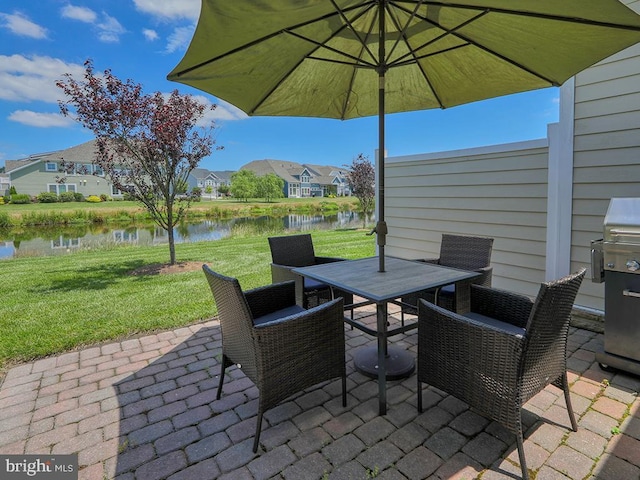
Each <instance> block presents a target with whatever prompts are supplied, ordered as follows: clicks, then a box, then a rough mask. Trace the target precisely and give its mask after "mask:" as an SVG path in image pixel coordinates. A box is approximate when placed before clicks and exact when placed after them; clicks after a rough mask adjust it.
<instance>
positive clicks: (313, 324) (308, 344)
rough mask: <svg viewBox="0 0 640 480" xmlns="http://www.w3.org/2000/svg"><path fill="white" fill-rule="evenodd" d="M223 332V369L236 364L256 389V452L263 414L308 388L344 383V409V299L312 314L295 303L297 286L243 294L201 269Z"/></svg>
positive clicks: (233, 281)
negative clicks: (323, 383) (332, 380)
mask: <svg viewBox="0 0 640 480" xmlns="http://www.w3.org/2000/svg"><path fill="white" fill-rule="evenodd" d="M202 269H203V270H204V273H205V276H206V278H207V281H208V282H209V286H210V287H211V292H212V293H213V297H214V300H215V302H216V305H217V308H218V318H219V320H220V326H221V329H222V368H221V371H220V383H219V385H218V392H217V396H216V398H217V399H220V395H221V393H222V384H223V381H224V373H225V370H226V369H227V368H228V367H230V366H231V365H234V364H237V365H238V366H239V368H241V369H242V371H243V372H244V374H245V375H246V376H247V377H248V378H249V379H250V380H251V381H252V382H253V383H254V384H255V385H256V386H257V387H258V390H259V397H258V419H257V425H256V435H255V438H254V442H253V451H254V452H256V451H257V450H258V443H259V441H260V431H261V427H262V415H263V413H264V412H265V411H266V410H268V409H270V408H272V407H274V406H275V405H277V404H278V403H280V402H281V401H282V400H284V399H286V398H287V397H289V396H291V395H292V394H294V393H296V392H299V391H300V390H303V389H305V388H308V387H310V386H313V385H316V384H318V383H320V382H324V381H326V380H330V379H333V378H336V377H341V378H342V404H343V406H346V402H347V391H346V388H347V387H346V381H347V380H346V378H347V373H346V366H345V339H344V313H343V304H342V299H341V298H339V299H336V300H333V301H330V302H327V303H325V304H323V305H320V306H318V307H316V308H312V309H310V310H304V309H303V308H302V307H300V306H298V305H296V303H295V283H294V282H286V283H280V284H272V285H267V286H265V287H260V288H256V289H253V290H248V291H246V292H243V291H242V290H241V289H240V284H239V282H238V280H237V279H235V278H231V277H225V276H224V275H220V274H219V273H216V272H214V271H213V270H211V268H209V267H208V266H207V265H203V266H202Z"/></svg>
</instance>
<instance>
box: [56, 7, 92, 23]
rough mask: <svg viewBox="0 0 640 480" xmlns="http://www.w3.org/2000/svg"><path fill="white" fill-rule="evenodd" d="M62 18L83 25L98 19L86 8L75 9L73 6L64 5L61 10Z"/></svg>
mask: <svg viewBox="0 0 640 480" xmlns="http://www.w3.org/2000/svg"><path fill="white" fill-rule="evenodd" d="M61 13H62V17H63V18H71V19H73V20H79V21H81V22H84V23H94V22H95V21H96V19H97V18H98V14H97V13H96V12H94V11H93V10H91V9H90V8H87V7H76V6H74V5H66V6H65V7H62V10H61Z"/></svg>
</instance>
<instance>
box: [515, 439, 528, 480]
mask: <svg viewBox="0 0 640 480" xmlns="http://www.w3.org/2000/svg"><path fill="white" fill-rule="evenodd" d="M519 430H520V432H518V434H517V435H516V441H517V443H518V458H519V459H520V468H521V469H522V480H529V470H527V461H526V460H525V458H524V443H523V441H522V428H520V429H519Z"/></svg>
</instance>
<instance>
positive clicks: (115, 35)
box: [96, 12, 126, 43]
mask: <svg viewBox="0 0 640 480" xmlns="http://www.w3.org/2000/svg"><path fill="white" fill-rule="evenodd" d="M96 26H97V27H98V29H99V32H98V38H99V39H100V41H102V42H107V43H114V42H118V41H120V35H122V34H123V33H125V32H126V30H125V28H124V27H123V26H122V25H121V24H120V22H118V20H116V19H115V18H114V17H111V16H110V15H107V14H106V13H104V12H103V13H102V20H101V21H100V22H98V23H96Z"/></svg>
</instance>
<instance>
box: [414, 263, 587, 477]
mask: <svg viewBox="0 0 640 480" xmlns="http://www.w3.org/2000/svg"><path fill="white" fill-rule="evenodd" d="M584 274H585V269H582V270H580V271H579V272H577V273H574V274H572V275H568V276H566V277H564V278H562V279H560V280H557V281H554V282H548V283H543V284H542V285H541V286H540V290H539V293H538V296H537V298H536V299H535V301H532V300H530V299H529V298H528V297H525V296H523V295H517V294H514V293H509V292H505V291H502V290H495V289H491V288H487V287H482V286H476V285H472V286H471V313H467V314H465V315H464V316H461V315H458V314H456V313H453V312H450V311H448V310H445V309H444V308H441V307H438V306H435V305H433V304H430V303H428V302H426V301H424V300H420V303H419V312H418V361H417V363H418V374H417V378H418V410H419V411H422V383H423V382H424V383H427V384H429V385H431V386H433V387H436V388H438V389H440V390H443V391H445V392H447V393H449V394H451V395H453V396H455V397H457V398H458V399H460V400H462V401H463V402H466V403H467V404H469V406H470V407H471V408H473V409H475V410H476V411H477V412H478V413H480V414H481V415H484V416H486V417H488V418H490V419H492V420H494V421H496V422H498V423H500V424H502V425H503V426H504V427H505V428H507V429H508V430H509V431H511V432H512V433H514V434H515V435H516V441H517V447H518V455H519V458H520V465H521V468H522V476H523V478H524V479H527V478H528V472H527V466H526V462H525V457H524V449H523V430H522V416H521V409H522V406H523V405H524V404H525V403H526V402H527V401H528V400H529V399H531V398H532V397H533V396H534V395H536V394H537V393H538V392H540V391H541V390H542V389H544V388H545V387H546V386H547V385H549V384H553V385H555V386H557V387H559V388H561V389H562V390H563V391H564V398H565V401H566V405H567V411H568V414H569V419H570V420H571V427H572V429H573V430H574V431H576V430H577V428H578V427H577V424H576V420H575V416H574V414H573V409H572V407H571V400H570V397H569V384H568V382H567V362H566V347H567V336H568V330H569V320H570V316H571V309H572V306H573V302H574V300H575V297H576V294H577V293H578V289H579V288H580V284H581V283H582V279H583V278H584Z"/></svg>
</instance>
